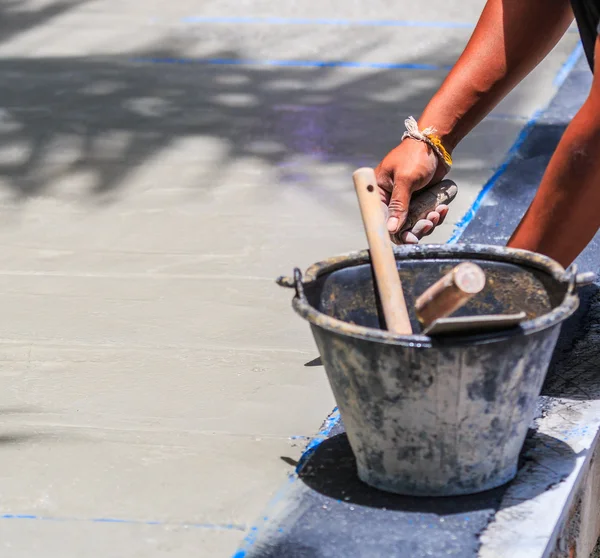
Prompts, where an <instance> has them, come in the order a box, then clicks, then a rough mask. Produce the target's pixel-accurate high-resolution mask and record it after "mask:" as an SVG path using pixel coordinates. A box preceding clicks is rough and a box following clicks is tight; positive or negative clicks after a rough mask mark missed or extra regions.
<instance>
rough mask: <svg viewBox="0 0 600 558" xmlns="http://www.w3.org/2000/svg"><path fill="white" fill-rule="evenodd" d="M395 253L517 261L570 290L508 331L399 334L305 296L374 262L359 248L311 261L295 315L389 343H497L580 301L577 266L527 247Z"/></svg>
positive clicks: (444, 247) (554, 321)
mask: <svg viewBox="0 0 600 558" xmlns="http://www.w3.org/2000/svg"><path fill="white" fill-rule="evenodd" d="M394 256H395V259H396V261H402V260H407V259H430V258H448V259H450V258H452V257H455V256H461V257H466V258H476V259H479V260H488V261H503V262H507V263H515V264H519V265H524V266H528V267H531V268H534V269H537V270H538V271H542V272H544V273H547V274H548V275H550V276H551V277H552V278H553V279H554V280H555V281H557V282H559V283H562V284H565V286H566V287H567V289H566V291H565V297H564V299H563V301H562V302H561V303H560V304H559V305H557V306H556V307H555V308H553V309H552V310H551V311H550V312H548V313H546V314H544V315H542V316H538V317H537V318H534V319H532V320H527V321H525V322H523V323H521V324H520V325H519V326H518V327H514V328H511V329H507V330H504V331H499V332H494V333H485V334H466V335H455V336H451V337H444V338H440V339H435V340H434V339H433V338H431V337H429V336H427V335H422V334H413V335H396V334H393V333H390V332H389V331H387V330H381V329H377V328H372V327H366V326H360V325H356V324H351V323H348V322H344V321H342V320H339V319H337V318H333V317H331V316H328V315H327V314H324V313H322V312H320V311H319V310H317V309H316V308H315V307H314V306H312V305H311V304H310V303H309V302H308V300H307V298H306V296H305V295H304V287H309V286H310V285H311V283H314V282H315V281H317V280H318V279H319V278H321V277H323V276H324V275H327V274H329V273H333V272H334V271H338V270H340V269H344V268H347V267H353V266H357V265H362V264H365V263H370V256H369V251H368V250H361V251H357V252H349V253H346V254H341V255H338V256H333V257H331V258H328V259H326V260H322V261H320V262H317V263H314V264H312V265H311V266H309V267H308V268H307V270H306V273H305V275H304V277H302V276H301V274H300V279H299V281H300V286H301V288H300V292H298V289H297V292H296V295H295V296H294V299H293V301H292V307H293V308H294V310H295V311H296V313H297V314H299V315H300V316H301V317H302V318H304V319H306V320H307V321H308V322H310V323H311V324H312V325H314V326H317V327H320V328H323V329H326V330H329V331H332V332H335V333H339V334H341V335H345V336H350V337H355V338H358V339H363V340H365V341H373V342H381V343H385V344H391V345H403V346H409V347H415V346H416V347H432V346H433V345H434V344H435V345H441V344H443V345H446V346H448V345H463V344H469V345H472V344H483V343H494V342H499V341H503V340H505V339H509V338H511V337H515V336H523V335H532V334H534V333H537V332H540V331H543V330H546V329H549V328H551V327H553V326H556V325H558V324H560V323H561V322H563V321H564V320H566V319H567V318H568V317H569V316H571V315H572V314H573V313H574V312H575V311H576V310H577V308H578V306H579V297H578V296H577V294H576V293H575V290H574V289H575V286H576V269H572V270H571V271H567V270H565V269H564V268H563V267H562V266H561V265H560V264H559V263H558V262H557V261H555V260H553V259H552V258H549V257H548V256H544V255H542V254H538V253H535V252H530V251H528V250H522V249H518V248H508V247H504V246H490V245H486V244H452V245H449V244H424V245H402V246H394ZM298 274H299V272H298ZM297 280H298V279H297V278H296V279H293V278H287V277H281V278H280V279H279V280H278V283H279V284H280V285H282V286H287V287H294V286H297Z"/></svg>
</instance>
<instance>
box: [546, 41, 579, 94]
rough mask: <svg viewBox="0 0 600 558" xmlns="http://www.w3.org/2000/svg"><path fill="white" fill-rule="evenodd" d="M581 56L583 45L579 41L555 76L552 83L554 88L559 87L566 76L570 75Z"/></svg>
mask: <svg viewBox="0 0 600 558" xmlns="http://www.w3.org/2000/svg"><path fill="white" fill-rule="evenodd" d="M582 54H583V44H581V41H579V42H578V43H577V46H576V47H575V48H574V49H573V52H572V53H571V54H570V55H569V58H567V61H566V62H565V63H564V64H563V65H562V67H561V69H560V70H559V72H558V74H556V77H555V78H554V81H553V82H552V84H553V85H554V86H555V87H560V86H561V85H562V84H563V83H564V82H565V80H566V79H567V76H568V75H569V74H570V73H571V70H572V69H573V68H574V67H575V65H576V64H577V62H578V61H579V58H580V57H581V55H582Z"/></svg>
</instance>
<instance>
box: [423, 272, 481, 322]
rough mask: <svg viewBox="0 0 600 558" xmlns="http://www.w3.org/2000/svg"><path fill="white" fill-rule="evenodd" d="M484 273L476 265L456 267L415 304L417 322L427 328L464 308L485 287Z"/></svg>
mask: <svg viewBox="0 0 600 558" xmlns="http://www.w3.org/2000/svg"><path fill="white" fill-rule="evenodd" d="M485 282H486V278H485V273H484V271H483V269H481V268H480V267H479V266H478V265H477V264H474V263H470V262H465V263H461V264H459V265H457V266H456V267H455V268H454V269H453V270H452V271H450V272H449V273H447V274H446V275H444V277H442V278H441V279H440V280H439V281H437V282H436V283H434V284H433V285H431V287H429V288H428V289H427V290H426V291H425V292H424V293H423V294H422V295H421V296H420V297H419V298H417V300H416V302H415V309H416V311H417V316H418V318H419V320H420V321H421V322H422V323H423V325H424V326H425V327H428V326H429V325H430V324H432V323H433V322H434V321H435V320H437V319H439V318H444V317H446V316H449V315H450V314H452V313H453V312H456V310H458V309H459V308H460V307H461V306H464V305H465V304H466V303H467V302H468V301H469V300H470V299H471V298H473V297H474V296H475V295H476V294H477V293H479V292H481V291H482V290H483V288H484V287H485Z"/></svg>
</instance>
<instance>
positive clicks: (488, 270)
mask: <svg viewBox="0 0 600 558" xmlns="http://www.w3.org/2000/svg"><path fill="white" fill-rule="evenodd" d="M464 261H466V260H465V259H461V258H459V257H456V258H443V259H441V258H431V259H426V258H425V259H414V260H411V259H407V260H399V261H397V262H396V263H397V266H398V272H399V274H400V279H401V281H402V288H403V290H404V297H405V299H406V304H407V307H408V311H409V315H410V319H411V322H412V326H413V329H414V331H420V330H421V329H422V327H421V325H420V323H419V321H418V319H417V317H416V314H415V310H414V305H415V300H416V298H417V297H418V296H419V295H420V294H421V293H423V291H425V289H427V288H428V287H429V286H430V285H432V284H433V283H435V282H436V281H437V280H438V279H440V278H441V277H442V276H443V275H445V274H446V273H448V272H449V271H451V270H452V268H453V267H455V266H456V265H458V264H459V263H461V262H464ZM468 261H470V262H473V263H476V264H477V265H479V266H480V267H481V268H482V269H483V270H484V272H485V274H486V277H487V282H486V286H485V288H484V290H483V291H482V292H481V293H479V294H478V295H476V296H475V297H473V298H472V299H471V300H470V301H469V302H468V303H467V304H466V305H465V306H463V307H462V308H460V309H459V310H458V311H457V312H455V313H454V314H453V316H457V317H458V316H470V315H475V316H482V315H486V314H512V313H518V312H521V311H523V312H525V313H526V314H527V319H528V320H531V319H534V318H537V317H539V316H542V315H544V314H547V313H548V312H550V311H551V310H552V309H554V308H555V307H557V306H559V305H560V304H561V303H562V301H563V299H564V297H565V294H566V290H567V286H566V285H565V284H564V283H562V282H559V281H557V280H556V279H555V278H554V277H553V276H552V275H551V274H550V273H547V272H544V271H542V270H539V269H537V268H534V267H529V266H526V265H518V264H514V263H510V262H504V261H490V260H485V259H477V258H469V259H468ZM306 295H307V298H308V301H309V303H310V304H311V305H312V306H313V307H314V308H316V309H317V310H318V311H319V312H322V313H323V314H326V315H327V316H331V317H333V318H337V319H339V320H342V321H344V322H348V323H352V324H356V325H361V326H365V327H371V328H378V329H381V328H383V326H384V323H383V312H382V311H381V306H380V304H379V300H378V294H377V293H376V290H375V288H374V278H373V275H372V268H371V265H370V264H369V263H364V264H357V265H351V266H349V267H344V268H342V269H338V270H335V271H332V272H330V273H326V274H324V275H322V276H320V277H319V278H318V279H317V281H315V282H314V283H312V285H311V286H310V288H308V289H306Z"/></svg>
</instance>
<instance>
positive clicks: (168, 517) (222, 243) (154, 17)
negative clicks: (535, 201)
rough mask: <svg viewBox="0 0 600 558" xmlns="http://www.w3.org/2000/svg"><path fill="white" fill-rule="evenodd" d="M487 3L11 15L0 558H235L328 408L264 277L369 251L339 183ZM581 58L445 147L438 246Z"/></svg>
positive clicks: (4, 21) (1, 25)
mask: <svg viewBox="0 0 600 558" xmlns="http://www.w3.org/2000/svg"><path fill="white" fill-rule="evenodd" d="M482 4H483V2H482V1H481V0H470V1H462V2H459V1H458V0H452V1H450V2H448V1H447V2H441V1H440V0H432V1H431V2H429V3H422V2H409V1H401V2H394V3H391V2H387V1H384V0H377V1H374V2H368V3H365V2H356V1H350V2H349V1H347V0H346V1H341V0H325V1H324V0H321V1H316V0H305V1H303V2H295V3H281V2H275V1H274V0H260V1H259V0H256V1H253V2H240V1H239V0H236V1H234V0H231V1H229V0H212V1H203V2H197V1H196V2H191V1H189V0H174V1H171V2H158V1H141V0H124V1H123V2H119V3H118V5H117V3H114V2H108V1H106V0H95V1H94V0H89V1H86V0H79V1H76V0H73V1H68V0H64V1H44V0H31V1H25V0H18V1H17V0H7V1H2V2H0V81H1V82H2V87H1V88H0V210H1V211H2V219H1V220H0V248H1V250H0V307H2V308H3V315H4V318H5V319H4V333H3V334H2V336H1V337H0V358H1V359H2V360H3V364H4V366H3V367H2V369H1V373H0V388H1V389H0V413H1V414H2V417H3V425H2V431H1V432H0V442H1V449H0V451H2V452H3V463H4V467H3V471H4V472H3V474H2V475H1V476H0V495H1V496H2V498H1V500H0V501H1V504H0V545H2V546H1V547H2V549H3V550H2V555H3V556H7V557H11V558H12V557H19V558H20V557H28V556H33V555H34V554H35V555H41V556H44V557H58V556H60V557H63V558H64V557H65V556H73V557H76V556H77V557H79V556H103V557H104V558H106V557H110V558H112V557H135V556H143V557H144V558H151V557H155V556H166V555H173V556H178V557H179V556H181V557H187V556H190V557H191V556H194V557H198V556H202V557H211V558H213V557H225V556H230V555H231V554H232V553H233V552H234V550H235V548H236V546H237V544H238V543H239V541H240V540H241V538H242V537H243V535H244V532H245V531H246V530H247V529H248V528H249V527H250V526H251V525H252V524H253V522H254V521H255V520H256V519H258V518H259V516H260V514H261V510H262V509H263V508H264V506H265V504H266V503H267V502H268V501H269V499H270V498H271V497H272V495H273V494H274V493H275V492H276V491H277V489H278V487H279V486H280V485H281V484H282V483H283V482H284V481H285V479H286V477H287V475H288V474H289V473H290V472H292V471H293V465H291V464H290V463H292V462H293V460H295V459H297V458H298V457H299V455H300V453H301V451H302V447H303V445H304V444H305V443H306V440H307V439H308V437H310V436H311V435H312V434H314V433H315V432H316V430H317V429H318V428H319V425H320V423H321V421H322V420H323V418H324V417H325V416H326V415H327V413H328V412H329V411H330V410H331V409H332V407H333V406H334V402H333V398H332V396H331V393H330V390H329V387H328V385H327V382H326V378H325V376H324V373H323V370H322V369H321V368H319V367H305V363H307V362H309V361H311V360H312V359H314V358H315V357H316V356H317V353H316V349H315V346H314V344H313V341H312V338H311V336H310V332H309V329H308V327H307V326H306V324H304V323H302V322H301V320H300V319H299V318H297V317H296V316H295V315H294V314H293V313H292V310H291V308H290V293H289V292H286V291H283V290H280V289H278V288H277V287H276V286H275V284H274V282H273V280H274V278H275V277H276V276H277V275H279V274H282V273H289V272H291V270H292V267H293V266H300V267H306V266H307V265H309V264H310V263H313V262H315V261H318V260H320V259H322V258H324V257H328V256H331V255H335V254H338V253H341V252H347V251H350V250H355V249H360V248H363V247H365V240H364V236H363V233H362V229H361V225H360V217H359V214H358V211H357V207H356V201H355V195H354V192H353V189H352V185H351V179H350V175H351V172H352V170H354V168H356V167H358V166H361V165H363V164H367V165H375V164H376V163H377V162H378V160H379V159H380V158H381V157H382V156H383V155H384V154H385V152H386V151H387V150H389V149H390V148H391V147H393V146H394V145H395V144H396V142H397V141H398V139H399V137H400V135H401V133H402V129H403V120H404V118H405V117H406V116H408V115H411V114H412V115H415V116H417V115H418V114H419V112H420V111H421V110H422V108H423V106H424V105H425V103H426V102H427V100H428V98H429V97H430V96H431V94H432V93H433V92H434V91H435V89H436V87H437V86H438V85H439V84H440V82H441V80H442V79H443V77H444V76H445V74H446V72H447V70H446V68H445V67H446V66H448V65H450V64H452V62H453V61H454V60H455V59H456V57H457V56H458V54H459V53H460V51H461V49H462V47H463V46H464V44H465V43H466V41H467V40H468V37H469V33H470V29H469V28H468V26H461V25H459V24H462V23H466V24H472V23H474V22H475V21H476V18H477V16H478V13H479V10H480V8H481V6H482ZM243 17H253V18H273V17H279V18H301V19H304V18H336V19H344V18H346V19H351V20H379V21H381V20H410V21H420V22H429V23H424V24H418V25H405V26H384V25H379V26H376V25H345V24H342V23H343V22H338V23H337V24H332V23H327V22H323V21H321V22H320V23H315V24H306V23H305V22H304V23H303V22H302V21H296V22H288V23H282V22H281V21H280V20H277V21H274V20H272V19H267V20H258V21H257V20H252V21H248V20H241V21H234V20H233V19H232V18H243ZM211 18H212V19H211ZM215 18H226V19H225V20H219V19H216V20H215ZM227 18H228V19H227ZM440 21H443V22H445V23H448V24H447V25H443V26H440V25H438V24H437V23H435V22H440ZM431 22H434V23H433V24H432V23H431ZM577 40H578V37H577V35H576V34H575V33H569V34H567V35H566V36H565V38H564V40H563V41H562V42H561V44H560V45H559V46H558V47H557V48H556V49H555V51H554V52H553V53H552V54H551V55H550V56H549V57H548V59H547V60H546V61H545V62H544V63H543V64H542V65H541V66H540V67H539V68H538V69H537V70H536V71H535V73H534V74H533V75H532V76H531V77H530V78H528V80H527V81H526V82H525V83H523V84H522V85H521V87H520V88H519V89H518V90H516V91H515V92H514V93H513V94H511V95H510V96H509V97H508V98H507V99H506V100H505V101H504V102H503V103H502V104H501V106H500V107H498V108H497V110H496V111H494V113H493V114H492V115H491V116H490V117H489V118H488V119H486V121H485V122H484V123H482V124H481V125H480V126H479V127H478V128H477V130H475V131H474V133H473V134H472V135H471V137H470V138H468V139H467V140H465V142H464V143H463V145H461V146H460V148H459V149H458V150H457V151H456V153H455V159H456V165H455V169H454V170H453V173H452V176H453V178H454V179H455V180H456V181H457V182H458V184H459V187H460V188H461V195H460V199H459V200H457V201H456V202H455V204H454V205H453V208H452V212H451V215H450V218H449V219H448V221H449V222H448V223H447V224H446V225H445V226H443V227H440V230H439V231H438V232H436V234H435V235H434V236H432V237H430V241H433V242H443V241H444V240H446V239H447V238H448V237H449V235H450V234H451V231H452V224H453V222H454V221H456V220H457V219H459V218H460V217H461V216H462V214H463V213H464V211H465V210H466V208H467V207H468V206H469V205H470V203H471V202H472V201H473V199H474V198H475V196H476V195H477V192H478V191H479V189H480V188H481V186H482V184H483V183H484V182H485V181H486V180H487V179H488V178H489V176H490V175H491V174H492V172H493V169H494V168H495V167H496V166H497V165H498V164H500V163H501V161H502V160H503V158H504V156H505V154H506V152H507V150H508V149H509V147H510V146H511V144H512V143H513V141H514V140H515V137H516V136H517V134H518V132H519V131H520V129H521V128H522V127H523V125H524V123H525V122H526V121H527V120H528V119H529V118H530V117H531V116H532V114H533V113H534V112H535V111H536V110H537V109H538V108H540V107H541V106H543V105H544V104H545V103H546V102H547V101H548V100H549V99H550V98H551V96H552V95H553V93H554V91H555V84H554V79H555V76H556V74H557V72H558V71H559V69H560V68H561V66H562V64H563V63H564V62H565V60H566V59H567V57H568V56H569V54H570V53H571V52H572V50H573V48H574V47H575V45H576V42H577ZM156 59H161V60H162V62H160V61H159V62H157V60H156ZM165 59H171V60H173V59H177V60H179V61H180V62H182V61H181V59H185V60H184V61H183V62H185V63H167V61H166V60H165ZM191 59H195V61H194V62H193V63H189V62H190V60H191ZM198 59H201V60H205V61H206V60H211V61H212V62H210V63H198ZM222 59H227V60H229V61H232V60H240V59H244V60H250V61H249V62H248V63H246V64H241V65H232V64H222V63H219V60H221V61H222ZM261 60H262V61H265V60H268V61H273V60H275V61H278V62H276V63H273V62H270V63H268V64H267V63H260V61H261ZM306 60H312V61H317V60H342V61H348V62H357V63H359V64H358V67H354V68H347V67H346V68H344V67H342V68H340V67H310V66H307V65H306V64H305V65H299V66H290V65H289V61H296V62H297V61H306ZM282 61H284V62H285V61H288V62H287V64H288V65H283V63H282ZM377 64H387V65H389V64H401V65H409V64H411V65H417V67H418V69H406V68H405V69H393V68H392V69H391V68H385V67H377ZM423 65H425V67H424V66H423Z"/></svg>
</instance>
